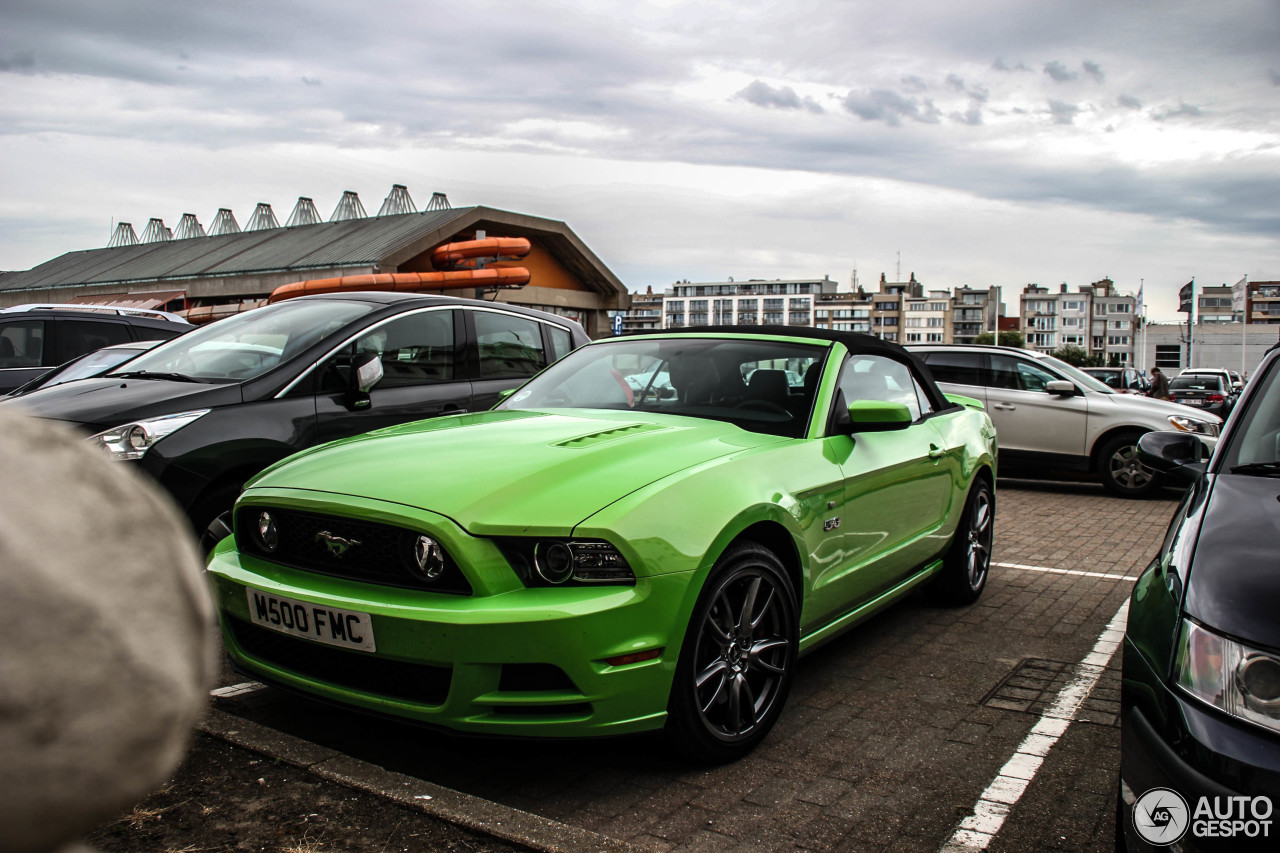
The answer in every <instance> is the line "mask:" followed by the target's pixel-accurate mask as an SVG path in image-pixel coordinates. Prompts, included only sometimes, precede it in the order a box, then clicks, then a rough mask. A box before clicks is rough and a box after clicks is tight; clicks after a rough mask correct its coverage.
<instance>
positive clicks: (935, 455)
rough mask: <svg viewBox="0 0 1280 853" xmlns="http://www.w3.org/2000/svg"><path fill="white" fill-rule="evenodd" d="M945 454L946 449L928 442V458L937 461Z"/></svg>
mask: <svg viewBox="0 0 1280 853" xmlns="http://www.w3.org/2000/svg"><path fill="white" fill-rule="evenodd" d="M946 455H947V451H945V450H943V449H942V448H941V447H939V446H938V445H936V444H932V443H930V445H929V458H930V459H932V460H933V461H934V462H937V461H938V460H939V459H941V458H942V457H944V456H946Z"/></svg>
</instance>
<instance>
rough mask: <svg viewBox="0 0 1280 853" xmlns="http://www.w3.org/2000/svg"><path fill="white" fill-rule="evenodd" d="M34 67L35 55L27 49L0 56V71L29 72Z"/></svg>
mask: <svg viewBox="0 0 1280 853" xmlns="http://www.w3.org/2000/svg"><path fill="white" fill-rule="evenodd" d="M35 67H36V55H35V53H33V52H32V51H29V50H22V51H19V52H17V53H15V54H11V55H8V56H0V71H19V72H23V73H30V72H32V71H34V70H35Z"/></svg>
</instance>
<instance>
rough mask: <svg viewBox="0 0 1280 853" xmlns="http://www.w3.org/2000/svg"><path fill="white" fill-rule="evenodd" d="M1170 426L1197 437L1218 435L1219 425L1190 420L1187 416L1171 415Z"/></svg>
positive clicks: (1194, 419)
mask: <svg viewBox="0 0 1280 853" xmlns="http://www.w3.org/2000/svg"><path fill="white" fill-rule="evenodd" d="M1168 420H1169V424H1170V425H1171V426H1172V427H1173V428H1174V429H1176V430H1181V431H1182V432H1194V433H1196V434H1197V435H1217V434H1218V425H1217V424H1215V423H1213V422H1212V421H1202V420H1197V419H1196V418H1189V417H1187V416H1186V415H1169V418H1168Z"/></svg>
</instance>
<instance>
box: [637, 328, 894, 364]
mask: <svg viewBox="0 0 1280 853" xmlns="http://www.w3.org/2000/svg"><path fill="white" fill-rule="evenodd" d="M633 334H634V335H637V336H638V335H681V334H688V335H780V336H783V337H788V338H815V339H817V340H821V341H833V342H835V343H839V344H844V345H845V346H846V347H847V348H848V349H849V351H850V352H858V353H868V354H888V355H891V356H893V357H894V358H896V359H898V360H899V361H902V360H911V361H918V359H917V358H916V357H915V355H914V354H912V353H911V352H910V351H908V350H907V349H906V348H905V347H903V346H901V345H899V344H895V343H893V342H892V341H886V340H883V339H882V338H877V337H876V336H875V335H866V334H863V333H861V332H841V331H836V330H832V329H816V328H814V327H813V326H778V325H773V326H682V327H681V328H679V329H647V330H645V331H642V332H634V333H633Z"/></svg>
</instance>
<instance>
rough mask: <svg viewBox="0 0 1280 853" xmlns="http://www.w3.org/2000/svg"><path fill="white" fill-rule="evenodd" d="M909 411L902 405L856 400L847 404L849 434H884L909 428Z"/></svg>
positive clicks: (882, 401) (910, 419)
mask: <svg viewBox="0 0 1280 853" xmlns="http://www.w3.org/2000/svg"><path fill="white" fill-rule="evenodd" d="M911 421H912V418H911V410H910V409H908V408H907V407H906V406H904V405H903V404H902V403H889V402H886V401H884V400H856V401H854V402H852V403H850V404H849V431H850V432H855V433H857V432H886V431H888V430H895V429H906V428H907V427H909V426H911Z"/></svg>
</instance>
